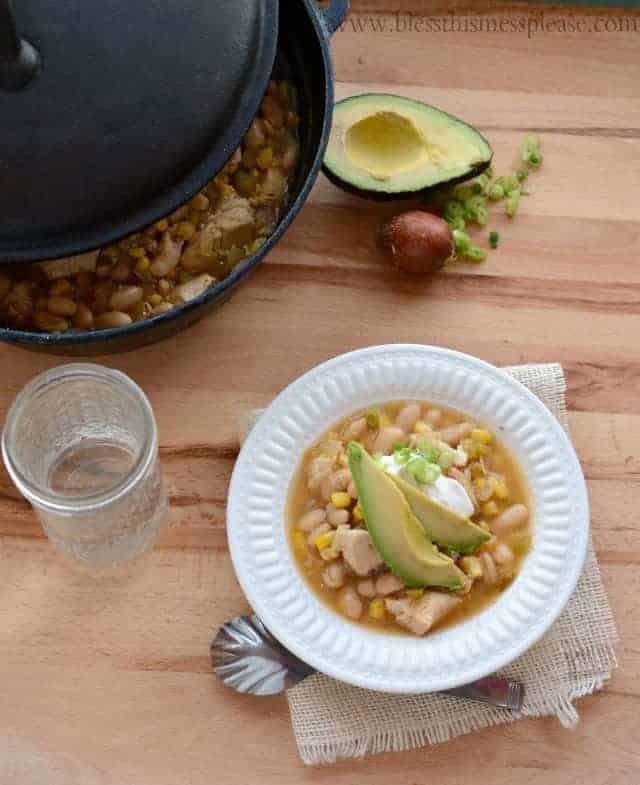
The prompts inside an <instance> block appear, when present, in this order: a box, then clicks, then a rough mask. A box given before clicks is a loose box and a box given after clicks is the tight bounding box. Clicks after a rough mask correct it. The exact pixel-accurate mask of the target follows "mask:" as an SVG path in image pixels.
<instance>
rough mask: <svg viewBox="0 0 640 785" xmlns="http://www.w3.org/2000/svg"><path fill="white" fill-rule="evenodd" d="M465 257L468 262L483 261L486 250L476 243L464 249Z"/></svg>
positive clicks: (485, 256)
mask: <svg viewBox="0 0 640 785" xmlns="http://www.w3.org/2000/svg"><path fill="white" fill-rule="evenodd" d="M465 258H466V259H468V260H469V261H470V262H484V260H485V259H486V258H487V252H486V251H485V250H484V248H480V247H478V246H477V245H472V246H471V248H469V250H468V251H466V253H465Z"/></svg>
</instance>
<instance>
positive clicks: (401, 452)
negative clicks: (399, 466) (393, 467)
mask: <svg viewBox="0 0 640 785" xmlns="http://www.w3.org/2000/svg"><path fill="white" fill-rule="evenodd" d="M393 457H394V458H395V459H396V461H398V463H407V461H408V460H409V459H410V458H411V450H410V448H409V447H406V446H405V447H397V448H394V451H393Z"/></svg>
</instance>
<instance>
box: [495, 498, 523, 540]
mask: <svg viewBox="0 0 640 785" xmlns="http://www.w3.org/2000/svg"><path fill="white" fill-rule="evenodd" d="M528 517H529V510H527V508H526V507H525V506H524V504H512V505H511V507H507V509H506V510H503V511H502V512H501V513H500V515H498V516H497V517H496V518H494V520H493V522H492V524H491V528H492V530H493V531H494V532H496V534H505V533H506V532H508V531H512V530H513V529H517V528H518V527H519V526H522V525H523V524H525V523H526V521H527V518H528Z"/></svg>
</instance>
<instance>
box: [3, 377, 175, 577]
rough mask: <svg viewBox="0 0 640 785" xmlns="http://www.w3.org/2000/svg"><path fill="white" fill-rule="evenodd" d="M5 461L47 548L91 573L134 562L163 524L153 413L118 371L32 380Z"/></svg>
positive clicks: (8, 426) (7, 430) (18, 405)
mask: <svg viewBox="0 0 640 785" xmlns="http://www.w3.org/2000/svg"><path fill="white" fill-rule="evenodd" d="M2 455H3V458H4V462H5V465H6V467H7V471H8V472H9V474H10V476H11V478H12V479H13V481H14V482H15V484H16V486H17V488H18V490H19V491H20V492H21V493H22V494H23V496H25V498H26V499H28V501H29V502H31V504H32V505H33V507H34V509H35V511H36V513H37V515H38V518H39V519H40V521H41V522H42V525H43V527H44V530H45V532H46V533H47V536H48V537H49V539H50V540H51V542H53V543H54V544H55V545H57V546H58V548H60V550H62V551H64V552H65V553H66V554H68V555H70V556H73V557H75V558H76V559H78V560H79V561H81V562H83V563H85V564H86V565H88V566H91V567H109V566H115V565H117V564H120V563H122V562H124V561H127V560H129V559H132V558H134V557H135V556H138V555H140V554H141V553H143V552H144V551H146V550H148V549H150V548H151V547H152V546H153V544H154V542H155V540H156V539H157V537H158V534H159V532H160V530H161V528H162V526H163V524H164V522H165V520H166V516H167V501H166V497H165V493H164V489H163V484H162V474H161V470H160V464H159V461H158V430H157V427H156V422H155V418H154V416H153V411H152V409H151V405H150V404H149V401H148V399H147V397H146V396H145V394H144V393H143V392H142V390H141V389H140V388H139V387H138V385H137V384H135V383H134V382H133V381H132V380H131V379H130V378H129V377H128V376H125V374H123V373H120V372H119V371H113V370H110V369H108V368H104V367H102V366H100V365H93V364H89V363H78V364H71V365H63V366H60V367H58V368H53V369H52V370H50V371H47V372H45V373H43V374H41V375H39V376H37V377H36V378H35V379H33V380H32V381H31V382H30V383H29V384H28V385H27V386H26V387H25V388H24V389H23V390H22V391H21V392H20V393H19V394H18V396H17V398H16V399H15V401H14V403H13V405H12V406H11V408H10V410H9V413H8V415H7V419H6V422H5V427H4V431H3V434H2Z"/></svg>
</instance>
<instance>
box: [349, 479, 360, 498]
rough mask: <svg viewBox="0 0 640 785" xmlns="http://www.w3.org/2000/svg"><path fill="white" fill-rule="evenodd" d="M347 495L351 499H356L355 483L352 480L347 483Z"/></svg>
mask: <svg viewBox="0 0 640 785" xmlns="http://www.w3.org/2000/svg"><path fill="white" fill-rule="evenodd" d="M347 493H348V494H349V496H351V498H352V499H357V498H358V489H357V488H356V484H355V482H353V480H352V481H351V482H350V483H349V487H348V488H347Z"/></svg>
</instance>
